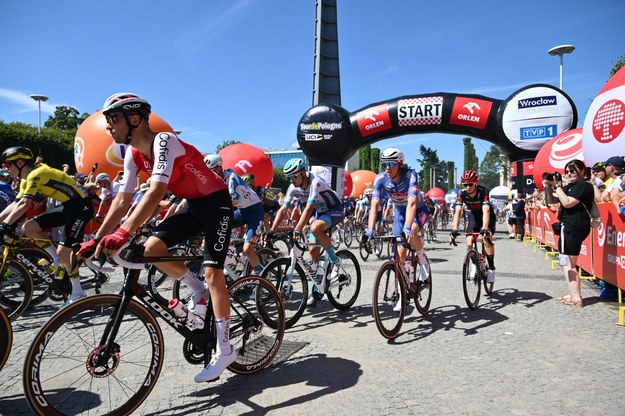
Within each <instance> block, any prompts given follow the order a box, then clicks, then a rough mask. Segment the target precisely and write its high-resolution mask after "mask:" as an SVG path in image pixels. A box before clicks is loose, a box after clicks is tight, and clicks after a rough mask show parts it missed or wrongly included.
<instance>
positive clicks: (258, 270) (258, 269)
mask: <svg viewBox="0 0 625 416" xmlns="http://www.w3.org/2000/svg"><path fill="white" fill-rule="evenodd" d="M262 271H263V266H262V265H260V264H259V265H258V266H256V267H254V274H257V275H259V276H260V274H261V273H262Z"/></svg>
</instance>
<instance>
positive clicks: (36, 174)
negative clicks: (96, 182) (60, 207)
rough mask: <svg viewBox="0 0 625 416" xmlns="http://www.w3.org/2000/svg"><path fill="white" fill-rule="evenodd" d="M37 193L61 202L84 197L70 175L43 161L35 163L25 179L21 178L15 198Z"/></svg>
mask: <svg viewBox="0 0 625 416" xmlns="http://www.w3.org/2000/svg"><path fill="white" fill-rule="evenodd" d="M37 193H40V194H41V195H43V196H44V197H46V198H52V199H54V200H57V201H59V202H61V203H65V202H67V201H69V200H71V199H82V198H84V197H85V194H84V193H83V192H82V191H81V190H80V188H79V187H78V184H76V181H75V180H74V179H73V178H72V177H71V176H69V175H68V174H67V173H65V172H63V171H61V170H59V169H54V168H51V167H50V166H48V165H46V164H45V163H37V164H36V165H35V166H34V168H33V170H32V171H31V172H30V173H29V174H28V176H27V177H26V179H24V180H22V182H21V183H20V191H19V192H18V194H17V196H16V199H20V198H29V199H34V198H35V196H36V195H37Z"/></svg>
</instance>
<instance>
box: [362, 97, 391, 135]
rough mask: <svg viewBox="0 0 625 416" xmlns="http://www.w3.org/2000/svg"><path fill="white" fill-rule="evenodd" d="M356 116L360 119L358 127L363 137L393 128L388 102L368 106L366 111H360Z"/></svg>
mask: <svg viewBox="0 0 625 416" xmlns="http://www.w3.org/2000/svg"><path fill="white" fill-rule="evenodd" d="M356 117H357V120H358V129H359V130H360V134H361V135H362V136H363V137H366V136H369V135H371V134H375V133H378V132H381V131H384V130H388V129H390V128H391V118H390V117H389V115H388V104H380V105H376V106H375V107H371V108H367V109H366V110H364V111H360V112H359V113H358V115H357V116H356Z"/></svg>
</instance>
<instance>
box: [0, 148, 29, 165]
mask: <svg viewBox="0 0 625 416" xmlns="http://www.w3.org/2000/svg"><path fill="white" fill-rule="evenodd" d="M20 159H21V160H25V161H27V162H31V161H33V160H34V159H33V152H31V151H30V149H29V148H27V147H22V146H13V147H9V148H8V149H5V150H4V152H2V163H10V162H15V161H16V160H20Z"/></svg>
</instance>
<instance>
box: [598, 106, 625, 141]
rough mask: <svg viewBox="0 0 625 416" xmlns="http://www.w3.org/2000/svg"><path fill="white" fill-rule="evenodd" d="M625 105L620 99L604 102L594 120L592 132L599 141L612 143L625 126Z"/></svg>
mask: <svg viewBox="0 0 625 416" xmlns="http://www.w3.org/2000/svg"><path fill="white" fill-rule="evenodd" d="M624 118H625V105H623V102H622V101H620V100H610V101H608V102H606V103H604V104H603V105H602V106H601V107H600V108H599V110H597V113H596V114H595V118H594V119H593V121H592V134H593V136H595V140H597V141H598V142H599V143H610V142H611V141H612V140H614V139H616V138H617V137H618V136H619V135H620V134H621V132H622V131H623V127H625V120H624Z"/></svg>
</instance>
